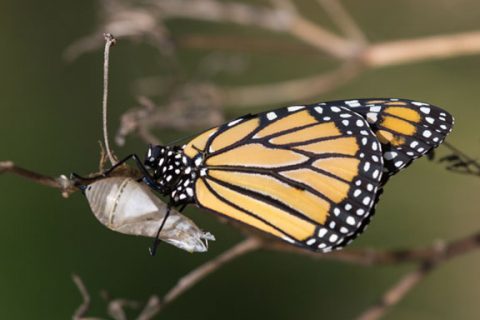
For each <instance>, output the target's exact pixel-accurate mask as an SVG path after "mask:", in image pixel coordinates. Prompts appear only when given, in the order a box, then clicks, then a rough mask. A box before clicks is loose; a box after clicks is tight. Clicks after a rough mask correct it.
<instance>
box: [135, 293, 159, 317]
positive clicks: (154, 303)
mask: <svg viewBox="0 0 480 320" xmlns="http://www.w3.org/2000/svg"><path fill="white" fill-rule="evenodd" d="M161 308H162V302H161V301H160V298H159V297H158V296H156V295H153V296H151V297H150V299H149V300H148V302H147V304H146V305H145V308H144V309H143V310H142V312H141V313H140V314H139V315H138V317H137V320H150V319H153V317H155V316H156V315H157V314H158V313H159V312H160V310H161Z"/></svg>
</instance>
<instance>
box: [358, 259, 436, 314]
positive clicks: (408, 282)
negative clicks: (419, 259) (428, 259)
mask: <svg viewBox="0 0 480 320" xmlns="http://www.w3.org/2000/svg"><path fill="white" fill-rule="evenodd" d="M435 266H436V265H435V264H430V263H424V264H421V265H420V267H418V268H417V269H415V270H414V271H412V272H410V273H408V274H406V275H405V276H403V277H402V278H401V279H400V280H399V281H398V282H397V283H395V285H393V286H392V287H391V288H390V289H388V290H387V292H385V293H384V294H383V296H382V298H381V299H380V301H379V302H378V303H376V304H375V305H373V306H371V307H370V308H368V309H367V310H365V311H364V312H363V313H362V314H361V315H360V316H359V317H357V318H356V319H357V320H377V319H380V318H381V317H382V316H383V315H384V314H385V313H386V312H387V311H388V310H389V308H390V307H392V306H394V305H396V304H397V303H398V302H399V301H400V300H402V299H403V298H404V297H405V295H406V294H407V293H409V292H410V291H411V290H412V289H413V288H415V286H416V285H417V284H418V283H419V282H420V281H422V280H423V279H424V278H425V277H426V276H427V275H428V274H430V272H431V271H433V269H434V268H435Z"/></svg>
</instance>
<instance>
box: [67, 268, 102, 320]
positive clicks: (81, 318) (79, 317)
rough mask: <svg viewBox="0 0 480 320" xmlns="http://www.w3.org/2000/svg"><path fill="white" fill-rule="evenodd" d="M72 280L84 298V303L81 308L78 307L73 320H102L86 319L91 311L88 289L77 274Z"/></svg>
mask: <svg viewBox="0 0 480 320" xmlns="http://www.w3.org/2000/svg"><path fill="white" fill-rule="evenodd" d="M72 280H73V283H74V284H75V285H76V286H77V289H78V291H79V292H80V295H81V296H82V303H81V304H80V306H78V308H77V310H75V313H74V314H73V316H72V319H73V320H101V319H99V318H90V317H89V318H85V315H86V314H87V312H88V311H89V309H90V303H91V300H90V294H89V293H88V290H87V287H86V286H85V284H84V283H83V281H82V278H80V277H79V276H78V275H76V274H72Z"/></svg>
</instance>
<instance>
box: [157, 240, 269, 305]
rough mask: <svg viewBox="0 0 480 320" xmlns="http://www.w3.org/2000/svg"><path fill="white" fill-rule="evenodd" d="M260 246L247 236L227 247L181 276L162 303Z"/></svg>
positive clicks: (176, 296)
mask: <svg viewBox="0 0 480 320" xmlns="http://www.w3.org/2000/svg"><path fill="white" fill-rule="evenodd" d="M260 247H261V242H260V241H259V240H258V239H256V238H247V239H245V240H243V241H242V242H240V243H239V244H237V245H235V246H234V247H232V248H230V249H228V250H227V251H225V252H224V253H222V254H221V255H219V256H218V257H216V258H215V259H213V260H210V261H208V262H207V263H205V264H203V265H201V266H200V267H198V268H196V269H195V270H193V271H191V272H190V273H188V274H187V275H185V276H183V277H182V278H181V279H180V280H179V281H178V283H177V284H176V285H175V286H174V287H173V288H172V289H171V290H170V291H168V292H167V294H166V295H165V297H164V298H163V305H164V306H165V305H166V304H168V303H170V302H172V301H173V300H175V299H176V298H178V297H179V296H180V295H181V294H183V293H185V292H186V291H187V290H188V289H190V288H191V287H193V286H194V285H195V284H196V283H198V282H199V281H200V280H202V279H203V278H205V277H206V276H208V275H209V274H210V273H212V272H214V271H216V270H217V269H219V268H220V267H222V266H224V265H225V264H226V263H227V262H230V261H232V260H234V259H236V258H238V257H240V256H242V255H245V254H246V253H249V252H251V251H255V250H257V249H259V248H260Z"/></svg>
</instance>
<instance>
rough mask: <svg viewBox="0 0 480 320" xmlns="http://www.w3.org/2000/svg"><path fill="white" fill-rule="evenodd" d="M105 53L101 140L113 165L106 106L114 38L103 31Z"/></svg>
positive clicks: (114, 161) (113, 159)
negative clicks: (111, 49)
mask: <svg viewBox="0 0 480 320" xmlns="http://www.w3.org/2000/svg"><path fill="white" fill-rule="evenodd" d="M104 37H105V55H104V61H103V99H102V116H103V126H102V127H103V140H104V143H105V149H106V151H107V155H108V159H109V160H110V164H111V165H112V166H113V165H115V163H116V162H117V160H116V159H115V158H114V156H113V155H112V150H111V149H110V144H109V142H108V130H107V111H108V110H107V107H108V103H107V102H108V66H109V58H110V47H111V46H112V45H114V44H115V41H116V40H115V38H114V37H113V36H112V35H111V34H110V33H105V34H104Z"/></svg>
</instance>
